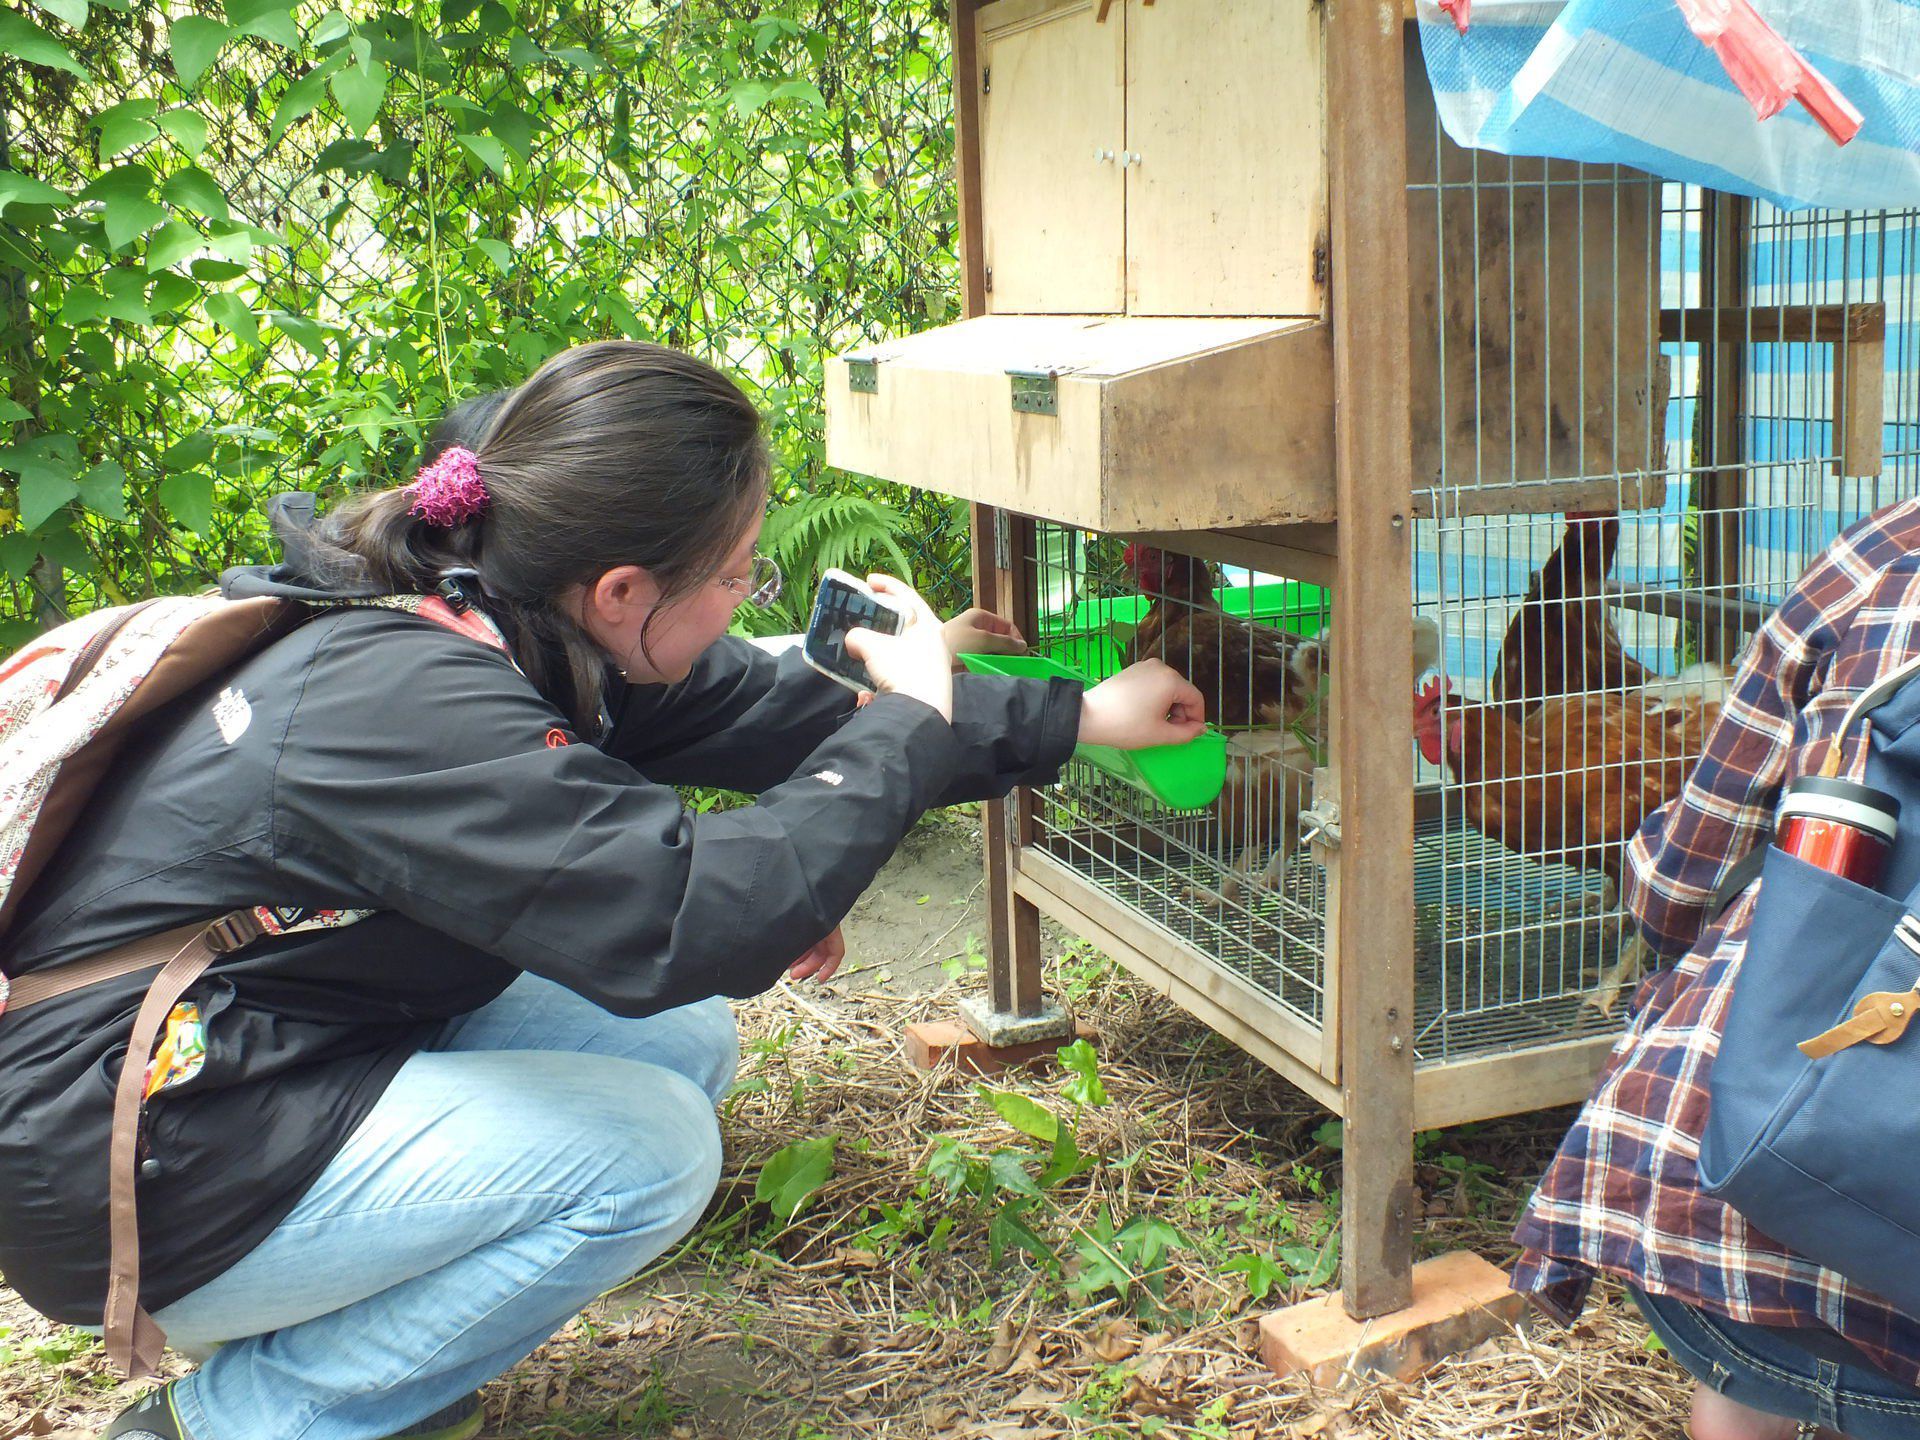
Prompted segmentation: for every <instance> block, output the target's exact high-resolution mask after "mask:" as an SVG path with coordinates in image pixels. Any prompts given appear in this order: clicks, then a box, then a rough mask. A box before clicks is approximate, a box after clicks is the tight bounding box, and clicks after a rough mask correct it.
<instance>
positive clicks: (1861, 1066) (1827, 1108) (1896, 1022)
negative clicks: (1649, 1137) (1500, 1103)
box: [1699, 660, 1920, 1315]
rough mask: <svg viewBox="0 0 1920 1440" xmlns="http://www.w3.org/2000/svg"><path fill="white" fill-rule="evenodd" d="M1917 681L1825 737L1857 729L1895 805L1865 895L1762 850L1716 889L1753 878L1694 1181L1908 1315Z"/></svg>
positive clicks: (1877, 692)
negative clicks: (1889, 842)
mask: <svg viewBox="0 0 1920 1440" xmlns="http://www.w3.org/2000/svg"><path fill="white" fill-rule="evenodd" d="M1917 674H1920V660H1916V661H1914V662H1910V663H1909V664H1907V665H1904V666H1902V667H1901V668H1900V669H1898V670H1896V671H1894V672H1893V673H1892V674H1890V675H1888V676H1886V677H1885V678H1884V679H1882V680H1879V681H1876V682H1875V683H1874V684H1873V685H1872V686H1871V687H1869V688H1868V689H1867V690H1865V691H1863V692H1862V693H1861V695H1860V696H1859V698H1858V699H1856V700H1855V701H1854V703H1853V705H1852V707H1851V708H1850V709H1849V711H1848V713H1847V716H1846V719H1845V721H1844V722H1843V725H1842V729H1841V732H1840V736H1841V741H1842V742H1844V741H1845V740H1846V738H1847V737H1850V736H1851V735H1853V733H1854V730H1855V727H1856V726H1857V725H1858V724H1859V722H1860V721H1861V720H1862V719H1865V720H1866V721H1867V722H1868V725H1869V732H1868V742H1867V743H1868V751H1867V766H1866V772H1865V774H1864V776H1862V777H1861V778H1862V779H1863V780H1864V781H1865V783H1866V784H1868V785H1870V786H1872V787H1873V788H1874V789H1876V790H1883V791H1886V792H1887V793H1888V794H1890V795H1893V796H1894V797H1896V798H1897V799H1898V800H1900V802H1901V806H1900V810H1901V820H1902V823H1901V825H1900V830H1899V834H1898V835H1897V836H1896V838H1895V840H1894V842H1893V848H1892V850H1891V852H1890V853H1889V854H1888V856H1887V860H1886V865H1885V870H1884V873H1883V875H1882V878H1881V881H1880V884H1879V886H1878V888H1876V889H1873V890H1869V889H1866V888H1864V887H1863V886H1860V885H1857V884H1855V883H1854V882H1853V881H1851V880H1848V879H1845V878H1843V877H1841V876H1838V875H1832V874H1829V873H1828V872H1826V871H1825V870H1821V869H1819V868H1817V867H1815V866H1813V865H1810V864H1808V863H1807V862H1806V861H1804V860H1801V859H1798V858H1796V857H1795V856H1793V855H1789V854H1787V853H1786V852H1785V851H1783V850H1781V849H1779V848H1778V847H1777V846H1774V845H1771V844H1769V845H1766V846H1764V847H1763V850H1762V852H1760V853H1757V854H1756V855H1753V856H1749V857H1747V860H1746V862H1744V863H1743V864H1742V866H1740V867H1736V870H1735V872H1734V873H1733V875H1731V876H1730V877H1729V880H1730V881H1732V882H1733V883H1732V886H1731V887H1729V886H1723V887H1722V895H1723V896H1729V890H1730V889H1731V890H1732V892H1733V893H1737V890H1738V889H1740V888H1744V885H1742V884H1741V883H1740V882H1741V880H1742V879H1744V880H1745V881H1747V882H1748V883H1750V882H1751V879H1752V876H1753V874H1754V873H1755V872H1756V871H1757V873H1758V874H1759V876H1760V894H1759V896H1758V898H1757V899H1756V900H1755V902H1754V913H1753V922H1752V926H1751V929H1750V930H1749V933H1748V937H1747V951H1746V956H1745V958H1744V959H1743V960H1742V961H1741V965H1740V973H1739V975H1738V976H1737V977H1736V978H1735V981H1734V986H1733V994H1732V998H1731V1000H1730V1002H1729V1005H1728V1010H1727V1021H1726V1026H1725V1029H1724V1031H1723V1032H1722V1036H1721V1041H1720V1052H1719V1054H1718V1056H1717V1057H1716V1058H1715V1060H1714V1062H1713V1065H1712V1068H1711V1070H1710V1071H1709V1073H1708V1076H1707V1093H1708V1110H1707V1125H1706V1131H1705V1134H1704V1135H1703V1136H1702V1137H1701V1143H1700V1163H1699V1174H1700V1181H1701V1185H1702V1187H1703V1188H1704V1189H1705V1190H1706V1192H1707V1193H1708V1194H1710V1195H1713V1196H1715V1197H1717V1198H1718V1199H1721V1200H1724V1201H1725V1202H1726V1203H1727V1204H1729V1205H1731V1206H1732V1207H1733V1208H1734V1209H1735V1210H1737V1211H1739V1212H1740V1213H1741V1214H1742V1215H1743V1216H1745V1217H1746V1218H1747V1220H1748V1221H1750V1222H1751V1223H1752V1224H1753V1225H1754V1227H1755V1228H1756V1229H1758V1230H1760V1231H1762V1232H1763V1233H1765V1234H1766V1235H1768V1236H1770V1237H1771V1238H1773V1239H1774V1240H1776V1241H1778V1242H1779V1243H1780V1244H1782V1245H1784V1246H1786V1247H1787V1248H1788V1249H1790V1250H1793V1251H1795V1252H1797V1253H1799V1254H1801V1255H1804V1256H1806V1257H1807V1258H1808V1259H1810V1260H1813V1261H1816V1262H1818V1263H1819V1264H1820V1265H1823V1266H1825V1267H1826V1268H1828V1269H1830V1270H1834V1271H1837V1272H1839V1273H1840V1274H1842V1275H1845V1276H1846V1277H1847V1278H1848V1279H1849V1280H1851V1281H1854V1282H1855V1283H1857V1284H1859V1285H1861V1286H1863V1287H1864V1288H1866V1289H1868V1290H1871V1291H1873V1292H1874V1293H1876V1294H1878V1295H1880V1296H1882V1297H1883V1298H1884V1299H1886V1300H1888V1301H1889V1302H1891V1303H1892V1304H1893V1305H1894V1306H1896V1307H1897V1308H1899V1309H1901V1310H1904V1311H1907V1312H1909V1313H1911V1314H1915V1315H1920V1027H1916V1028H1914V1029H1913V1030H1912V1031H1911V1033H1909V1032H1908V1030H1907V1022H1908V1020H1910V1019H1911V1018H1912V1017H1913V1015H1914V1013H1915V1010H1916V1007H1920V728H1917V727H1916V722H1920V685H1907V684H1906V683H1905V682H1906V681H1907V680H1909V679H1911V678H1913V677H1914V676H1915V675H1917ZM1729 898H1730V896H1729ZM1803 1045H1805V1046H1806V1047H1807V1048H1806V1049H1803V1048H1802V1046H1803ZM1809 1051H1811V1052H1812V1053H1809Z"/></svg>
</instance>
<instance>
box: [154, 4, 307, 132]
mask: <svg viewBox="0 0 1920 1440" xmlns="http://www.w3.org/2000/svg"><path fill="white" fill-rule="evenodd" d="M232 38H233V31H231V30H229V29H228V28H227V27H226V26H224V25H222V24H221V23H220V22H219V21H218V20H211V19H209V18H207V17H206V16H205V15H186V16H183V17H181V18H180V19H178V20H175V21H173V22H172V23H171V24H169V25H168V26H167V48H168V50H169V51H170V52H171V53H172V56H173V76H174V79H176V80H178V81H179V82H180V87H181V88H182V89H183V90H191V89H192V88H193V87H194V86H195V85H196V84H198V83H199V80H200V77H201V76H202V75H204V74H205V73H206V70H207V67H208V66H209V65H211V64H212V63H213V61H214V57H215V56H217V55H218V54H219V53H220V50H221V47H222V46H224V45H225V44H226V43H227V42H228V41H229V40H231V39H232ZM278 138H279V137H278V136H275V137H273V139H270V140H269V141H268V143H269V144H273V143H275V141H277V140H278Z"/></svg>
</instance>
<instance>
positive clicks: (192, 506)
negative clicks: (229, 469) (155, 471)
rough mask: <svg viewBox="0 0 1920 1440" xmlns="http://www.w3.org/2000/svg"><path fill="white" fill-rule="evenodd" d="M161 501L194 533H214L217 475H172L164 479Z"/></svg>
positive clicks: (207, 534)
mask: <svg viewBox="0 0 1920 1440" xmlns="http://www.w3.org/2000/svg"><path fill="white" fill-rule="evenodd" d="M160 503H161V505H163V506H164V507H165V508H166V512H167V514H169V515H171V516H172V517H173V518H174V519H176V520H178V521H179V522H180V523H181V524H182V525H184V526H186V527H187V529H189V530H191V531H193V533H194V534H196V535H205V536H211V535H212V534H213V476H211V475H207V474H203V473H201V472H199V471H193V472H191V473H189V474H186V475H169V476H168V477H167V478H166V479H164V480H162V481H161V482H160Z"/></svg>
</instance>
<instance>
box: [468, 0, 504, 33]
mask: <svg viewBox="0 0 1920 1440" xmlns="http://www.w3.org/2000/svg"><path fill="white" fill-rule="evenodd" d="M479 14H480V18H479V20H478V21H476V22H475V23H476V24H477V25H478V26H479V28H480V33H481V34H482V35H486V36H490V37H494V38H498V37H499V36H501V35H504V34H506V33H507V32H508V31H509V30H511V29H513V12H512V11H511V10H509V9H507V7H506V6H504V5H502V4H501V3H500V0H484V3H482V5H481V6H480V12H479Z"/></svg>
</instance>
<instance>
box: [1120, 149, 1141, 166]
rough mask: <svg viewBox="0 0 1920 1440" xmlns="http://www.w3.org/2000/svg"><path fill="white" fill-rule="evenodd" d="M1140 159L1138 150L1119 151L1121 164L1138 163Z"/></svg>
mask: <svg viewBox="0 0 1920 1440" xmlns="http://www.w3.org/2000/svg"><path fill="white" fill-rule="evenodd" d="M1140 160H1141V155H1140V152H1139V151H1138V150H1122V151H1121V152H1120V163H1121V164H1122V165H1138V164H1139V163H1140Z"/></svg>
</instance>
